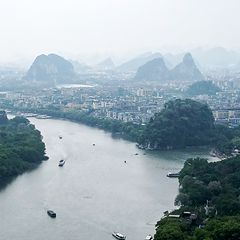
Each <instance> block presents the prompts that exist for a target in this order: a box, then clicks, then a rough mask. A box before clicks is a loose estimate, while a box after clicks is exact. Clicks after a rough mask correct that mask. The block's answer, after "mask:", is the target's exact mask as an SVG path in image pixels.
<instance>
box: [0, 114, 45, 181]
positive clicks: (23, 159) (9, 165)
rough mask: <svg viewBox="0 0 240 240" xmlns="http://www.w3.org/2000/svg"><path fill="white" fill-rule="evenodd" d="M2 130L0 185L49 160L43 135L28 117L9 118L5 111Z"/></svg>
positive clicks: (0, 126) (2, 117)
mask: <svg viewBox="0 0 240 240" xmlns="http://www.w3.org/2000/svg"><path fill="white" fill-rule="evenodd" d="M0 131H1V136H0V185H1V184H3V185H4V183H7V181H8V180H9V181H10V180H11V179H12V178H14V177H16V176H18V175H20V174H22V173H24V172H26V171H29V170H32V169H34V168H35V167H36V166H38V165H39V164H40V163H41V162H42V161H43V160H47V157H46V156H45V144H44V143H43V141H42V136H41V134H40V132H39V131H38V130H37V129H35V127H34V125H32V124H30V122H29V121H28V120H27V119H26V118H23V117H15V118H13V119H10V120H8V119H7V115H6V113H5V112H4V111H3V112H1V116H0Z"/></svg>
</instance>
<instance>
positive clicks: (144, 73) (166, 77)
mask: <svg viewBox="0 0 240 240" xmlns="http://www.w3.org/2000/svg"><path fill="white" fill-rule="evenodd" d="M134 79H135V80H138V81H146V82H149V81H150V82H152V81H155V82H166V81H201V80H203V79H204V76H203V75H202V73H201V72H200V71H199V69H198V68H197V66H196V65H195V63H194V60H193V58H192V55H191V54H190V53H187V54H185V55H184V57H183V60H182V62H180V63H179V64H178V65H176V66H175V67H174V68H173V69H171V70H169V69H168V68H167V66H166V65H165V62H164V60H163V58H156V59H153V60H151V61H149V62H147V63H145V64H144V65H143V66H141V67H139V68H138V70H137V73H136V75H135V78H134Z"/></svg>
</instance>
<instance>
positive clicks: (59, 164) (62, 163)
mask: <svg viewBox="0 0 240 240" xmlns="http://www.w3.org/2000/svg"><path fill="white" fill-rule="evenodd" d="M64 164H65V160H63V159H61V160H60V161H59V163H58V166H59V167H62V166H63V165H64Z"/></svg>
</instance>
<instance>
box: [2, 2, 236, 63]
mask: <svg viewBox="0 0 240 240" xmlns="http://www.w3.org/2000/svg"><path fill="white" fill-rule="evenodd" d="M239 12H240V0H0V31H1V34H0V61H1V62H2V61H10V60H13V59H14V58H21V57H26V56H28V57H29V56H35V55H38V54H40V53H48V52H56V53H62V54H65V55H69V56H71V55H76V56H77V55H80V56H85V55H87V54H105V55H124V54H128V53H136V52H141V51H146V50H149V51H151V50H156V49H162V48H163V46H180V47H183V48H185V47H189V48H191V47H196V46H199V45H209V46H224V47H227V48H240V31H239V29H240V14H239Z"/></svg>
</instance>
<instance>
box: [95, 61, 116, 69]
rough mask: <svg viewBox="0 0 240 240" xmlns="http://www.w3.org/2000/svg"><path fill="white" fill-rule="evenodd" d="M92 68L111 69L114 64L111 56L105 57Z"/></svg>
mask: <svg viewBox="0 0 240 240" xmlns="http://www.w3.org/2000/svg"><path fill="white" fill-rule="evenodd" d="M94 68H95V69H97V70H105V71H108V70H113V69H114V68H115V64H114V62H113V60H112V59H111V58H107V59H105V60H103V61H102V62H100V63H98V64H97V65H95V66H94Z"/></svg>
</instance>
